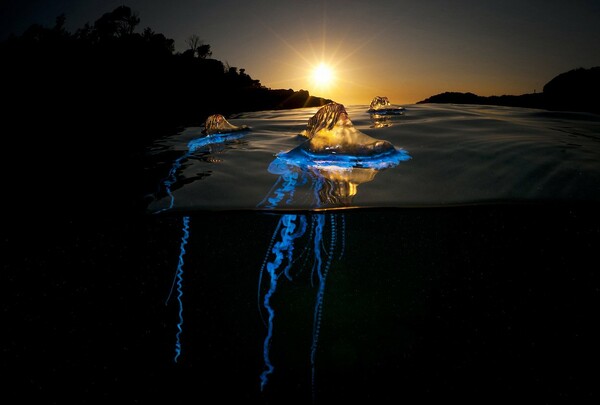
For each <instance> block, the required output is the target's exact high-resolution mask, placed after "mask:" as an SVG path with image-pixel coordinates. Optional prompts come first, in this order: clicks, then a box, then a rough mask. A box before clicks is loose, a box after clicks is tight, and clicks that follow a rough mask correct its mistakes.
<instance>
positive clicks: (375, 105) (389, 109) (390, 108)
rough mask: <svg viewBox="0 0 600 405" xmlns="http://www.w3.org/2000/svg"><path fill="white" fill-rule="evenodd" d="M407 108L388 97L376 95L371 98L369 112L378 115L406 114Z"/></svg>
mask: <svg viewBox="0 0 600 405" xmlns="http://www.w3.org/2000/svg"><path fill="white" fill-rule="evenodd" d="M405 110H406V109H405V108H404V107H401V106H398V105H394V104H391V103H390V100H388V98H387V97H382V96H375V97H373V100H371V105H370V106H369V109H368V110H367V112H368V113H369V114H377V115H401V114H404V112H405Z"/></svg>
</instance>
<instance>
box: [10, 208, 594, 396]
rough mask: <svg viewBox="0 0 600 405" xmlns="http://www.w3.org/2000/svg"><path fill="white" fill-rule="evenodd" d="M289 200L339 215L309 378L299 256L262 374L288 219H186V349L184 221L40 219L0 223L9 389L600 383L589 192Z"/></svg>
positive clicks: (537, 390) (564, 392)
mask: <svg viewBox="0 0 600 405" xmlns="http://www.w3.org/2000/svg"><path fill="white" fill-rule="evenodd" d="M297 214H299V215H307V216H312V215H336V216H337V217H338V220H339V219H340V218H341V217H342V216H344V221H345V235H344V240H345V246H346V249H345V251H344V253H343V256H342V257H341V258H340V259H339V260H336V261H335V262H334V263H333V264H332V265H331V268H330V269H329V276H328V279H327V288H326V292H325V300H324V304H323V318H322V320H321V323H320V339H319V344H318V350H317V355H316V381H315V383H314V384H312V383H311V369H310V361H309V359H310V350H311V330H312V326H313V324H312V322H313V318H312V314H313V310H314V291H315V289H314V288H313V287H312V286H311V282H310V276H309V275H310V271H309V270H307V269H305V270H303V271H301V272H299V273H298V274H297V275H296V274H295V275H294V280H293V282H288V281H287V280H284V281H282V282H281V283H280V285H279V286H278V290H277V294H276V295H274V298H273V305H274V307H275V308H276V309H277V312H276V315H275V321H274V325H275V327H274V330H275V332H274V333H273V337H272V340H271V344H270V360H271V361H272V363H273V364H274V367H275V368H274V371H273V373H272V375H271V376H270V378H269V382H268V384H267V385H266V388H265V389H264V391H262V392H261V391H260V389H259V387H260V379H259V376H260V374H261V373H262V372H263V370H264V367H265V366H264V360H263V339H264V338H265V335H266V328H265V327H264V326H263V324H262V322H261V321H260V318H259V315H258V312H259V309H258V307H257V306H258V304H259V301H258V298H257V285H258V280H259V276H260V266H261V263H262V261H263V259H264V255H265V253H266V251H267V249H268V240H269V235H271V233H272V231H273V229H274V227H275V224H276V222H277V220H278V215H272V214H268V213H260V212H197V213H194V214H192V215H190V216H189V221H190V226H189V241H188V244H187V249H186V254H185V271H184V272H183V277H182V286H183V289H182V291H183V295H182V302H183V305H182V308H183V311H182V314H183V315H182V319H183V323H182V325H181V330H182V333H181V336H180V339H181V353H180V356H179V358H178V360H177V362H175V361H174V357H175V352H176V340H177V339H176V336H177V332H178V328H177V324H178V322H179V316H180V314H179V312H178V305H177V299H176V293H170V289H171V288H172V287H171V286H172V285H173V283H174V281H175V280H174V273H175V269H176V267H177V262H178V260H179V257H180V253H181V251H180V244H181V240H182V235H183V232H182V231H183V229H182V228H183V227H182V218H181V216H180V215H157V216H152V217H149V218H141V217H133V218H130V219H129V220H127V221H123V220H122V219H121V218H118V217H114V216H111V217H106V216H95V215H90V216H89V217H77V218H71V219H69V220H65V219H64V218H61V217H55V216H52V215H48V216H46V217H45V218H44V220H43V221H40V220H38V221H36V222H35V223H34V224H29V223H28V222H27V218H19V219H18V220H16V221H14V222H13V223H11V224H8V225H6V226H4V231H5V232H7V234H8V237H5V238H4V241H3V242H4V244H5V246H4V248H8V249H3V250H4V252H5V254H4V259H3V261H4V266H3V279H4V281H3V283H2V285H3V287H4V289H5V292H4V294H3V305H2V310H3V320H4V325H5V333H4V337H3V339H2V340H3V344H2V358H3V359H2V366H3V369H4V370H3V371H4V386H5V394H6V395H8V394H7V392H8V393H11V394H12V395H15V396H18V397H19V398H20V399H21V400H22V401H25V400H29V399H32V400H34V401H36V403H65V402H75V403H82V404H83V403H98V402H100V403H103V402H107V401H113V400H115V399H116V398H118V399H119V401H120V402H122V403H153V401H155V400H156V398H157V397H161V398H166V399H167V400H168V402H169V403H177V404H178V403H181V404H184V403H192V402H196V401H208V402H210V401H211V400H210V398H212V399H213V400H214V399H215V398H218V399H219V400H220V401H225V400H234V401H244V402H247V403H270V404H276V403H283V402H285V403H339V401H341V400H351V399H354V400H358V401H359V402H370V401H386V402H392V401H393V402H400V401H409V402H422V401H429V400H432V401H442V400H444V401H446V400H456V401H461V402H462V403H481V402H485V403H495V402H512V401H515V400H517V399H518V400H526V401H528V402H532V403H548V402H550V403H551V402H555V401H559V402H562V401H564V402H587V401H593V400H595V399H597V398H598V394H599V391H598V386H597V383H596V382H597V379H596V377H597V372H596V371H595V364H596V363H597V362H598V360H599V358H600V352H599V348H598V345H597V342H598V338H600V335H599V333H598V328H597V326H596V318H597V310H598V307H599V304H600V294H599V292H598V285H599V282H600V280H599V277H600V275H599V274H598V271H597V270H596V268H595V266H594V265H593V263H595V259H596V256H597V248H598V246H599V243H600V229H599V226H598V224H599V222H598V220H599V214H598V210H597V206H586V205H581V204H580V205H575V204H573V205H568V204H555V205H552V204H545V205H538V204H531V205H523V204H520V205H510V204H504V205H486V206H481V205H479V206H460V207H445V208H406V209H393V210H368V209H365V210H352V211H347V212H341V211H340V212H337V213H335V214H318V213H297ZM6 243H8V246H6ZM16 247H19V249H16ZM22 249H24V250H22ZM264 277H265V278H266V277H267V276H266V275H264ZM169 296H170V299H169V298H168V297H169ZM313 392H314V395H315V400H314V401H313V399H312V396H313Z"/></svg>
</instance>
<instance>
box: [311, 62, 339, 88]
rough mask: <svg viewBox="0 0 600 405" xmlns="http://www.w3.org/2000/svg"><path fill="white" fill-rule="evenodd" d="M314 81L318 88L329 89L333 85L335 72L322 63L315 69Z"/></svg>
mask: <svg viewBox="0 0 600 405" xmlns="http://www.w3.org/2000/svg"><path fill="white" fill-rule="evenodd" d="M312 79H313V82H314V84H315V86H316V87H318V88H327V87H329V86H331V84H332V83H333V80H334V76H333V70H332V69H331V68H330V67H329V66H327V65H326V64H324V63H321V64H319V65H317V66H316V67H315V68H314V70H313V73H312Z"/></svg>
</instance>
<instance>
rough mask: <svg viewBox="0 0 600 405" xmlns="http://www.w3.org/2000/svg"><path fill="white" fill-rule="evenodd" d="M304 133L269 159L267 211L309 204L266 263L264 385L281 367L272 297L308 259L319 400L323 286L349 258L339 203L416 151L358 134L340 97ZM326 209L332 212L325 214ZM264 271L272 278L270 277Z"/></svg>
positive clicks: (347, 203) (289, 217) (283, 228)
mask: <svg viewBox="0 0 600 405" xmlns="http://www.w3.org/2000/svg"><path fill="white" fill-rule="evenodd" d="M301 135H302V136H304V137H306V138H308V139H307V140H305V141H304V142H303V143H302V144H300V145H299V146H297V147H295V148H293V149H292V150H290V151H287V152H281V153H279V154H277V155H276V157H275V159H274V160H273V161H272V162H271V164H270V165H269V168H268V170H269V172H270V173H273V174H277V175H278V176H279V177H278V179H277V180H276V182H275V184H274V186H273V188H272V189H271V191H269V193H268V194H267V196H266V197H265V198H264V199H263V200H262V201H261V202H260V203H259V204H258V206H259V207H260V208H265V209H269V210H276V209H278V208H294V209H304V210H306V209H308V210H309V212H308V213H304V214H302V213H294V214H282V215H281V216H280V218H279V221H278V223H277V226H276V228H275V231H274V232H273V235H272V237H271V240H270V243H269V246H268V248H267V253H266V255H265V258H264V261H263V264H262V266H261V269H260V276H259V284H258V303H259V309H260V311H261V314H262V313H263V312H265V313H266V315H267V316H266V319H265V326H266V329H267V333H266V336H265V340H264V342H263V357H264V370H263V372H262V373H261V375H260V387H261V390H265V387H266V386H267V384H268V381H269V377H270V375H271V374H273V373H274V371H275V365H274V364H273V362H272V361H271V356H270V347H271V344H272V338H273V330H274V327H275V325H274V324H275V322H274V321H275V315H276V310H275V308H274V306H273V304H272V298H273V296H274V294H276V292H277V287H278V285H279V284H280V283H281V282H283V281H285V280H288V281H293V280H294V279H295V278H297V277H298V276H299V275H300V274H301V273H302V270H303V269H304V268H305V267H307V262H308V263H309V267H310V268H311V271H310V275H311V276H310V277H311V281H312V282H314V284H316V290H317V291H316V294H315V303H314V313H313V325H312V328H313V334H312V342H311V350H310V367H311V385H312V394H313V399H314V396H315V393H316V361H317V351H318V342H319V336H320V331H321V319H322V313H323V305H324V297H325V284H326V281H327V275H328V273H329V270H330V269H331V266H332V265H333V263H334V261H335V260H340V259H341V258H342V257H343V254H344V250H345V227H346V221H345V217H344V214H341V213H338V212H339V211H336V209H339V208H347V207H351V206H352V201H353V198H354V196H355V195H356V194H357V192H358V186H359V185H360V184H362V183H365V182H369V181H373V180H374V178H375V176H376V174H377V173H378V172H379V171H381V170H384V169H388V168H392V167H394V166H397V165H398V164H399V163H400V162H403V161H406V160H408V159H410V155H409V154H408V153H407V152H406V151H404V150H403V149H399V148H396V147H394V146H393V145H392V144H391V143H390V142H388V141H384V140H379V139H375V138H372V137H371V136H369V135H367V134H364V133H362V132H360V131H359V130H358V129H357V128H355V127H354V125H353V124H352V121H351V120H350V118H349V116H348V113H347V112H346V109H345V108H344V106H343V105H342V104H338V103H330V104H327V105H325V106H323V107H322V108H321V109H319V110H318V111H317V113H316V114H315V115H314V116H313V117H312V118H310V119H309V121H308V125H307V127H306V129H304V130H303V131H302V133H301ZM310 210H316V212H310ZM323 210H330V211H329V212H328V213H323V212H322V211H323ZM294 266H296V268H294ZM298 267H299V268H298ZM265 276H266V277H268V282H264V278H265ZM263 284H267V285H268V287H265V286H263ZM263 290H266V292H264V294H263Z"/></svg>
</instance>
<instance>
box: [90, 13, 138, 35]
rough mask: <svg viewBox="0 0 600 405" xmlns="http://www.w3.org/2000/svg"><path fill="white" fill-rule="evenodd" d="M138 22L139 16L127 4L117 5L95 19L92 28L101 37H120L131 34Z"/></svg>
mask: <svg viewBox="0 0 600 405" xmlns="http://www.w3.org/2000/svg"><path fill="white" fill-rule="evenodd" d="M139 23H140V18H139V17H138V15H137V13H134V12H132V11H131V9H130V8H129V7H127V6H119V7H117V8H115V9H114V10H113V11H111V12H108V13H105V14H103V15H102V17H100V18H99V19H98V20H96V22H95V23H94V29H95V30H96V32H97V33H98V36H99V37H100V38H102V39H104V38H122V37H124V36H128V35H132V34H133V32H134V31H135V27H137V25H138V24H139Z"/></svg>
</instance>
